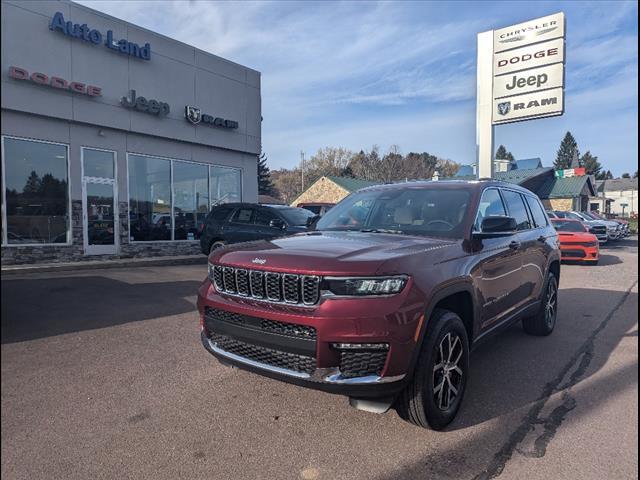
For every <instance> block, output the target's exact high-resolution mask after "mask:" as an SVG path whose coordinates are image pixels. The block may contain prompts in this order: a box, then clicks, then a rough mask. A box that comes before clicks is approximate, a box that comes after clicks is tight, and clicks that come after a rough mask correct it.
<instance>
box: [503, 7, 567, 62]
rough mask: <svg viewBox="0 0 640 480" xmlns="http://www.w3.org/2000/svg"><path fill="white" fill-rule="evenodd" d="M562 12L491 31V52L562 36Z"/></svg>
mask: <svg viewBox="0 0 640 480" xmlns="http://www.w3.org/2000/svg"><path fill="white" fill-rule="evenodd" d="M564 30H565V28H564V13H563V12H560V13H555V14H553V15H548V16H546V17H541V18H536V19H534V20H529V21H528V22H523V23H518V24H517V25H511V26H510V27H506V28H501V29H500V30H495V31H494V32H493V53H498V52H502V51H504V50H511V49H513V48H519V47H524V46H526V45H530V44H532V43H539V42H542V41H545V40H551V39H554V38H563V37H564Z"/></svg>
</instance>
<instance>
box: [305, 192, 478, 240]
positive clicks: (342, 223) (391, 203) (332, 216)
mask: <svg viewBox="0 0 640 480" xmlns="http://www.w3.org/2000/svg"><path fill="white" fill-rule="evenodd" d="M470 198H471V196H470V193H469V191H468V190H467V189H463V188H460V189H457V188H455V189H454V188H447V189H441V188H424V187H422V188H416V187H413V188H412V187H407V188H402V189H400V188H397V189H379V190H366V191H364V192H357V193H354V194H353V195H350V196H349V197H347V198H345V199H344V200H343V201H342V202H340V203H339V204H338V205H336V206H335V207H333V208H332V209H331V210H329V212H327V213H326V214H325V216H324V217H322V218H321V219H320V221H319V222H318V225H317V227H316V230H320V231H349V232H351V231H356V232H371V233H398V234H403V235H422V236H436V237H452V238H462V237H463V229H464V219H465V217H466V214H467V212H468V210H469V203H470Z"/></svg>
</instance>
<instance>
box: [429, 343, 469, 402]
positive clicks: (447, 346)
mask: <svg viewBox="0 0 640 480" xmlns="http://www.w3.org/2000/svg"><path fill="white" fill-rule="evenodd" d="M463 352H464V346H463V344H462V340H461V339H460V337H459V336H458V335H457V334H456V333H455V332H449V333H447V334H446V335H445V336H444V337H443V338H442V340H441V341H440V345H438V351H437V356H436V364H435V365H434V367H433V399H434V402H435V404H436V405H437V407H438V408H439V409H440V410H443V411H446V410H449V408H451V406H452V405H453V404H454V402H455V401H456V399H457V398H458V396H459V395H460V394H461V392H460V389H461V387H462V377H463V372H462V369H461V368H460V365H459V363H460V360H461V359H462V354H463Z"/></svg>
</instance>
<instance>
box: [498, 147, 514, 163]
mask: <svg viewBox="0 0 640 480" xmlns="http://www.w3.org/2000/svg"><path fill="white" fill-rule="evenodd" d="M496 160H509V161H511V162H512V161H513V160H514V158H513V154H512V153H511V152H509V151H507V149H506V148H505V146H504V145H500V146H499V147H498V150H496Z"/></svg>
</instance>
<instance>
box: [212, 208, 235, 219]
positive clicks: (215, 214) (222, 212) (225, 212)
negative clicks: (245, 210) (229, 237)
mask: <svg viewBox="0 0 640 480" xmlns="http://www.w3.org/2000/svg"><path fill="white" fill-rule="evenodd" d="M231 210H233V209H232V208H229V207H220V208H214V209H213V211H212V212H211V219H212V220H215V221H216V222H224V221H225V220H226V219H227V217H228V216H229V214H230V213H231Z"/></svg>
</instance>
